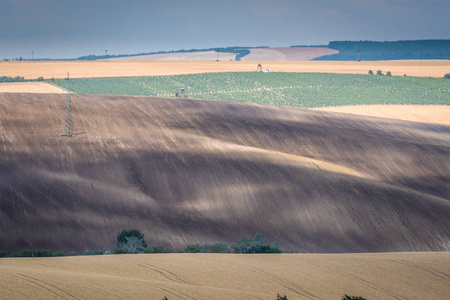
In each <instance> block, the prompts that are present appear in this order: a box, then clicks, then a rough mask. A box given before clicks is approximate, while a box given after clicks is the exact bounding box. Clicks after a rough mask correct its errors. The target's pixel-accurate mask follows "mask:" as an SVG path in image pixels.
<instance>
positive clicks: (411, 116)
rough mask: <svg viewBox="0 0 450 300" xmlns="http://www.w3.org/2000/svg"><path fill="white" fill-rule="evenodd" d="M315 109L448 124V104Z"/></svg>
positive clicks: (449, 107)
mask: <svg viewBox="0 0 450 300" xmlns="http://www.w3.org/2000/svg"><path fill="white" fill-rule="evenodd" d="M316 109H319V110H323V111H333V112H341V113H348V114H355V115H363V116H372V117H380V118H389V119H397V120H405V121H414V122H422V123H436V124H442V125H447V126H450V105H354V106H352V105H349V106H333V107H318V108H316Z"/></svg>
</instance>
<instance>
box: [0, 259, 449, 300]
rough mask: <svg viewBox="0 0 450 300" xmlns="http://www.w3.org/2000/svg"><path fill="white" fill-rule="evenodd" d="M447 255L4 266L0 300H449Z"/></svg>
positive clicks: (0, 262) (17, 262)
mask: <svg viewBox="0 0 450 300" xmlns="http://www.w3.org/2000/svg"><path fill="white" fill-rule="evenodd" d="M449 270H450V255H449V253H384V254H344V255H313V254H277V255H227V254H153V255H115V256H97V257H86V256H85V257H64V258H34V259H31V258H30V259H19V258H16V259H0V290H1V291H2V292H1V294H0V299H58V298H65V299H106V298H107V299H155V300H161V299H163V298H164V297H167V298H168V299H169V300H173V299H205V300H206V299H208V300H214V299H217V300H219V299H220V300H222V299H268V300H272V299H276V295H277V293H279V294H280V295H286V296H287V298H288V299H290V300H291V299H292V300H294V299H327V300H328V299H332V300H334V299H336V300H339V299H341V298H342V296H343V295H344V294H348V295H353V296H363V297H365V298H367V299H370V300H372V299H376V300H387V299H446V297H447V296H448V295H449V294H450V284H449V283H450V282H449V277H450V273H449Z"/></svg>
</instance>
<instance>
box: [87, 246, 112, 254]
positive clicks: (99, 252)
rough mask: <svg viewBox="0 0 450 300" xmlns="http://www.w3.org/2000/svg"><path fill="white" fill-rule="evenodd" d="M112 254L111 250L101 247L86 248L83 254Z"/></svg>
mask: <svg viewBox="0 0 450 300" xmlns="http://www.w3.org/2000/svg"><path fill="white" fill-rule="evenodd" d="M109 254H112V252H111V250H109V249H107V248H104V247H101V248H98V249H97V250H85V251H84V252H83V255H109Z"/></svg>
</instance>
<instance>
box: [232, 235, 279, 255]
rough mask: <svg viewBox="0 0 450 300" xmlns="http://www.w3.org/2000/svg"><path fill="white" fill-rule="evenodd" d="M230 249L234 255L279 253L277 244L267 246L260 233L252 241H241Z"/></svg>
mask: <svg viewBox="0 0 450 300" xmlns="http://www.w3.org/2000/svg"><path fill="white" fill-rule="evenodd" d="M231 248H232V249H233V250H234V252H235V253H281V250H280V249H279V244H278V242H276V241H275V242H273V243H272V244H269V242H268V241H267V238H265V237H263V236H262V235H261V234H260V233H257V234H255V236H254V237H253V239H242V240H240V241H239V242H237V243H236V244H232V245H231Z"/></svg>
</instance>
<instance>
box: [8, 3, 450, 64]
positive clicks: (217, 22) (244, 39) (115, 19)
mask: <svg viewBox="0 0 450 300" xmlns="http://www.w3.org/2000/svg"><path fill="white" fill-rule="evenodd" d="M449 15H450V0H310V1H309V0H308V1H307V0H276V1H275V0H223V1H214V0H185V1H182V0H161V1H153V0H150V1H144V0H0V26H1V31H0V59H1V58H13V57H20V56H22V57H24V58H31V51H34V57H35V58H36V57H39V58H44V57H49V58H73V57H78V56H82V55H89V54H96V55H102V54H104V51H105V49H107V50H108V53H109V54H123V53H128V54H132V53H140V52H152V51H159V50H178V49H191V48H211V47H226V46H262V45H264V46H271V47H276V46H291V45H305V44H306V45H310V44H322V45H323V44H328V42H329V41H333V40H373V41H392V40H411V39H450V30H449V22H448V20H449Z"/></svg>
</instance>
